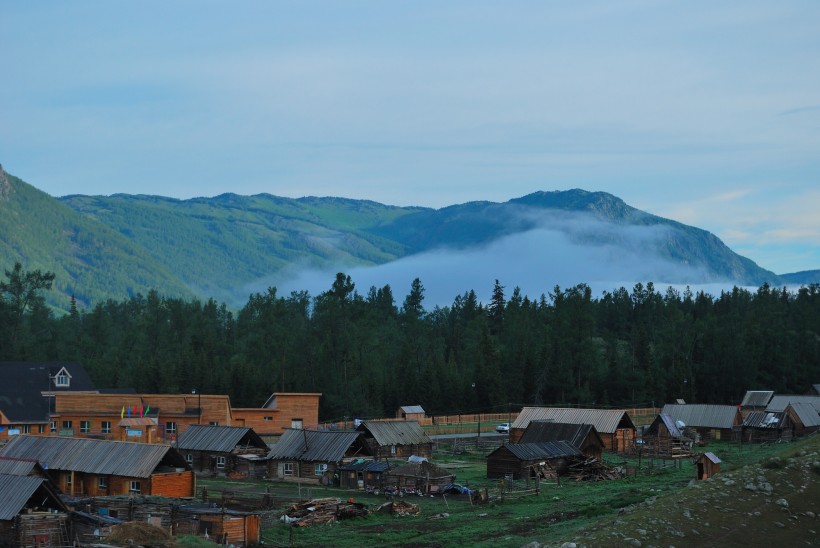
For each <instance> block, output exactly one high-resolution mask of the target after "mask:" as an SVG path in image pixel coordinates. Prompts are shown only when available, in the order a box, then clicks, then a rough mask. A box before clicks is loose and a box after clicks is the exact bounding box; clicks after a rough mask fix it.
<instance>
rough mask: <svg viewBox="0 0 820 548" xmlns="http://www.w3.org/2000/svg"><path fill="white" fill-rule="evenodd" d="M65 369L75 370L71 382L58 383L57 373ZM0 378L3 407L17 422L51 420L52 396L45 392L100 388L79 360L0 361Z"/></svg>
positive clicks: (5, 412) (11, 419) (12, 420)
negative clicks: (56, 384) (65, 383)
mask: <svg viewBox="0 0 820 548" xmlns="http://www.w3.org/2000/svg"><path fill="white" fill-rule="evenodd" d="M61 369H65V370H66V372H69V373H70V374H71V384H70V386H67V387H62V386H55V385H54V375H56V374H57V373H58V372H59V371H60V370H61ZM0 379H3V382H0V411H2V412H3V413H4V414H5V415H6V417H8V418H9V420H10V421H11V422H14V423H38V422H40V423H44V422H48V414H49V411H50V409H49V407H50V405H51V398H48V397H45V396H43V393H51V392H77V391H79V392H85V391H89V392H96V390H97V389H96V387H95V386H94V383H93V382H91V378H90V377H89V376H88V373H86V371H85V369H83V366H81V365H80V364H79V363H75V362H0Z"/></svg>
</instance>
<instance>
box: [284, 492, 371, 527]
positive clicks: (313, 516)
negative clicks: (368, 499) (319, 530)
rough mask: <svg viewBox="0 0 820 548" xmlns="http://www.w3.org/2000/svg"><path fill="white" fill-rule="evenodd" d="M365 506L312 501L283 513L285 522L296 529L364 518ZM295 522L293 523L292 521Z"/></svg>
mask: <svg viewBox="0 0 820 548" xmlns="http://www.w3.org/2000/svg"><path fill="white" fill-rule="evenodd" d="M367 513H368V510H367V506H365V505H364V504H361V503H358V502H352V501H348V502H343V501H342V500H340V499H337V498H324V499H313V500H309V501H305V502H297V503H296V504H292V505H291V506H290V508H288V509H287V510H286V511H285V515H286V516H287V517H288V519H287V521H288V522H289V523H293V525H295V526H296V527H309V526H311V525H321V524H323V523H332V522H334V521H337V520H340V519H350V518H360V517H365V516H366V515H367ZM294 520H295V521H294Z"/></svg>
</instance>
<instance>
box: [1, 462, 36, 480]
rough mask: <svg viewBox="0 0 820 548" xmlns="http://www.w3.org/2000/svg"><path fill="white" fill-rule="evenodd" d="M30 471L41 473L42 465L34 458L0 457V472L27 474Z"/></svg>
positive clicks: (16, 474) (17, 474) (15, 474)
mask: <svg viewBox="0 0 820 548" xmlns="http://www.w3.org/2000/svg"><path fill="white" fill-rule="evenodd" d="M32 472H39V473H40V474H41V475H42V467H41V466H40V465H39V464H37V461H36V460H34V459H15V458H10V457H0V474H9V475H12V476H28V475H29V474H31V473H32Z"/></svg>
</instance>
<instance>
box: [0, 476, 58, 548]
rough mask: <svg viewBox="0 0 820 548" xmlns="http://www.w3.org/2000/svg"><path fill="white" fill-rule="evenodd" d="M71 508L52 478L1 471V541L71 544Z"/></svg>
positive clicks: (6, 543)
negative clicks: (54, 485)
mask: <svg viewBox="0 0 820 548" xmlns="http://www.w3.org/2000/svg"><path fill="white" fill-rule="evenodd" d="M70 527H71V523H70V521H69V517H68V508H66V506H65V504H64V503H63V502H62V500H61V499H60V495H59V493H58V492H57V490H56V489H54V488H53V487H52V485H51V483H50V482H49V480H48V478H45V477H41V476H39V475H29V474H7V473H0V545H2V546H15V547H25V548H29V547H30V548H35V547H41V546H71V543H72V540H73V539H72V537H71V532H70Z"/></svg>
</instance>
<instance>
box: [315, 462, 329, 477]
mask: <svg viewBox="0 0 820 548" xmlns="http://www.w3.org/2000/svg"><path fill="white" fill-rule="evenodd" d="M325 472H327V464H317V465H315V466H314V467H313V474H314V475H316V476H324V475H325Z"/></svg>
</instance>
